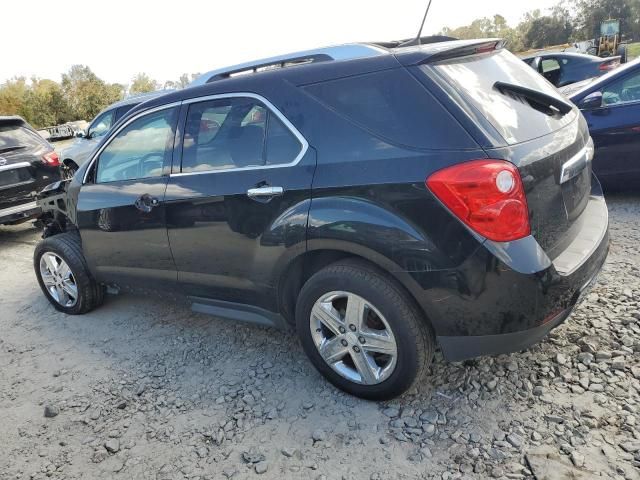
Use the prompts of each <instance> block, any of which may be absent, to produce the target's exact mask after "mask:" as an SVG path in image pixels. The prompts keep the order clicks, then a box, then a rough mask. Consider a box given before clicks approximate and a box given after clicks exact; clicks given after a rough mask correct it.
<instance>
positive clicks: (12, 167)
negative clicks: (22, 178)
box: [0, 162, 31, 172]
mask: <svg viewBox="0 0 640 480" xmlns="http://www.w3.org/2000/svg"><path fill="white" fill-rule="evenodd" d="M30 166H31V164H30V163H29V162H18V163H8V164H6V165H2V166H0V172H4V171H5V170H16V169H18V168H26V167H30Z"/></svg>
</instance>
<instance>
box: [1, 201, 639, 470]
mask: <svg viewBox="0 0 640 480" xmlns="http://www.w3.org/2000/svg"><path fill="white" fill-rule="evenodd" d="M609 208H610V212H611V237H612V245H611V253H610V255H609V259H608V262H607V264H606V266H605V268H604V270H603V272H602V274H601V275H600V278H599V281H598V283H597V284H596V285H595V287H594V288H593V290H592V291H591V293H590V294H589V296H588V297H587V298H586V299H585V301H584V302H583V303H582V304H581V305H580V307H579V308H578V309H577V310H576V311H575V313H574V314H573V315H572V316H571V317H570V319H569V320H568V321H567V322H566V323H565V324H564V325H563V326H561V327H560V328H558V329H556V330H555V331H554V332H553V333H552V334H551V335H550V336H549V337H548V338H547V339H546V340H545V341H543V342H542V343H541V344H540V345H537V346H535V347H533V348H532V349H530V350H529V351H527V352H523V353H519V354H514V355H505V356H499V357H492V358H482V359H479V360H475V361H471V362H465V363H456V364H451V363H445V362H443V361H442V360H441V359H440V358H437V359H436V361H435V363H434V365H433V367H432V371H431V373H432V380H431V382H430V383H428V384H425V385H421V386H420V387H419V388H418V389H417V390H415V391H412V392H409V393H408V394H407V395H405V396H403V397H402V398H400V399H398V400H396V401H393V402H389V403H384V404H376V403H373V402H366V401H363V400H358V399H356V398H353V397H349V396H347V395H345V394H343V393H341V392H340V391H338V390H336V389H335V388H333V387H331V386H330V385H329V384H327V383H326V382H325V381H324V380H323V379H322V378H321V377H320V375H319V374H318V373H316V371H315V370H314V369H313V368H312V367H311V365H310V364H309V362H308V361H307V360H306V358H305V356H304V354H303V352H302V350H301V348H300V346H299V345H298V342H297V341H296V338H295V337H294V336H293V335H290V334H282V333H279V332H277V331H274V330H269V329H261V328H257V327H249V326H240V325H236V324H233V323H230V322H226V321H222V320H218V319H215V318H211V317H207V316H204V315H199V314H195V313H192V312H190V310H189V309H188V307H187V306H185V305H183V304H181V303H176V302H171V301H169V300H167V299H162V298H153V297H150V296H148V297H136V296H132V295H120V296H117V297H110V298H109V299H108V301H107V302H106V304H105V305H104V306H103V307H102V308H100V309H98V310H96V311H95V312H92V313H90V314H88V315H85V316H82V317H73V316H66V315H63V314H60V313H57V312H56V311H54V309H53V308H52V307H51V306H50V305H49V304H48V303H47V302H46V300H45V298H44V296H43V295H42V294H41V292H40V290H39V288H38V285H37V283H36V280H35V277H34V274H33V271H32V263H31V262H32V260H31V258H32V252H33V247H34V245H35V243H36V242H37V241H38V238H39V237H38V232H37V231H35V230H34V229H33V228H30V227H29V226H18V227H0V251H1V252H2V268H3V270H2V274H1V279H2V281H1V282H0V332H1V333H0V412H1V413H0V420H1V424H0V425H1V426H0V438H1V439H2V443H1V444H0V478H1V479H3V480H4V479H13V478H15V479H21V478H45V477H52V478H70V479H77V478H89V479H99V478H123V479H138V478H140V479H158V480H159V479H174V478H175V479H182V478H190V479H209V478H210V479H214V478H215V479H217V478H222V479H224V478H234V479H242V478H255V477H260V478H267V479H268V478H271V479H279V478H303V479H305V480H308V479H342V478H344V479H352V478H353V479H360V478H363V479H374V480H375V479H387V478H389V479H396V478H397V479H409V478H443V479H447V478H509V479H519V478H533V477H535V478H538V479H543V478H544V479H556V478H557V479H587V478H593V477H600V478H616V479H622V478H628V479H636V478H640V429H639V426H638V425H639V422H640V417H639V412H638V404H639V392H640V362H639V361H638V354H639V352H640V304H639V302H640V268H639V266H640V261H639V260H640V253H639V252H638V245H639V244H640V229H639V227H638V218H640V196H637V197H633V196H620V197H612V198H611V199H610V200H609Z"/></svg>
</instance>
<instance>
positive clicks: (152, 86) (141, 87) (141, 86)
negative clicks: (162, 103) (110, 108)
mask: <svg viewBox="0 0 640 480" xmlns="http://www.w3.org/2000/svg"><path fill="white" fill-rule="evenodd" d="M158 88H159V85H158V82H156V81H155V80H153V79H152V78H150V77H149V75H147V74H146V73H139V74H137V75H136V76H135V77H133V79H132V80H131V87H130V88H129V93H132V94H137V93H147V92H153V91H155V90H158Z"/></svg>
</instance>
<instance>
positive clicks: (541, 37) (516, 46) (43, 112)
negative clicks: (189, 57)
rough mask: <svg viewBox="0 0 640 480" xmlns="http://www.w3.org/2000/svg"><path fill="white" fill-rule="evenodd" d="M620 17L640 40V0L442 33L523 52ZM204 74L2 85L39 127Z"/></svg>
mask: <svg viewBox="0 0 640 480" xmlns="http://www.w3.org/2000/svg"><path fill="white" fill-rule="evenodd" d="M609 18H614V19H620V20H621V27H622V32H623V34H624V35H625V37H626V38H629V39H634V40H635V41H640V0H560V1H559V2H558V3H557V4H556V5H555V6H554V7H553V8H551V9H550V11H549V13H548V14H545V15H543V14H542V12H541V11H540V10H539V9H538V10H532V11H530V12H527V13H526V14H525V15H524V17H523V19H522V21H521V22H520V23H519V24H518V25H516V26H515V27H511V26H509V25H508V24H507V21H506V20H505V18H504V17H503V16H501V15H495V16H493V17H492V18H479V19H477V20H474V21H473V22H471V24H470V25H466V26H462V27H458V28H444V29H443V30H442V32H440V33H441V34H444V35H448V36H451V37H456V38H462V39H465V38H486V37H501V38H504V39H506V40H507V48H509V49H510V50H511V51H513V52H522V51H524V50H528V49H532V48H544V47H546V46H550V45H560V44H564V43H569V42H577V41H582V40H588V39H592V38H596V37H597V36H598V35H599V29H600V23H601V22H602V21H603V20H607V19H609ZM197 75H198V74H192V75H188V74H186V73H185V74H183V75H181V76H180V78H179V79H178V80H177V81H168V82H165V83H164V84H161V83H159V82H157V81H156V80H154V79H152V78H150V77H149V76H148V75H147V74H145V73H139V74H138V75H136V76H135V77H133V79H132V81H131V84H130V85H129V86H126V85H122V84H118V83H107V82H105V81H103V80H101V79H100V78H98V77H97V76H96V75H95V74H94V73H93V72H92V71H91V69H90V68H89V67H87V66H84V65H74V66H73V67H71V69H70V70H69V71H68V72H67V73H64V74H63V75H62V81H61V82H60V83H58V82H54V81H53V80H48V79H39V78H31V79H30V81H27V79H26V78H24V77H16V78H13V79H11V80H8V81H6V82H5V83H4V84H2V85H0V115H20V116H22V117H24V118H25V119H26V120H27V121H28V122H29V123H31V124H32V125H33V126H35V127H36V128H41V127H45V126H49V125H58V124H61V123H65V122H68V121H74V120H90V119H91V118H93V117H94V116H95V115H96V114H97V113H98V112H99V111H100V110H102V109H103V108H104V107H106V106H107V105H109V104H111V103H113V102H115V101H117V100H120V99H122V98H124V96H125V95H131V94H137V93H144V92H151V91H154V90H158V89H161V88H166V89H178V88H184V87H185V86H186V85H188V84H189V83H190V81H191V80H192V79H193V78H194V77H196V76H197Z"/></svg>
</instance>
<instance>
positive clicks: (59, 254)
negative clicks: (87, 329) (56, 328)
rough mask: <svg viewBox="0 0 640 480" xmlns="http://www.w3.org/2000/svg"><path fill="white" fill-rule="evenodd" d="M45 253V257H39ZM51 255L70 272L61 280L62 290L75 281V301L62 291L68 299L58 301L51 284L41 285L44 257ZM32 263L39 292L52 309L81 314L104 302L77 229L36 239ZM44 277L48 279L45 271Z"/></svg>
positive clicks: (100, 287) (44, 269)
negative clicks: (40, 291)
mask: <svg viewBox="0 0 640 480" xmlns="http://www.w3.org/2000/svg"><path fill="white" fill-rule="evenodd" d="M45 256H46V258H45V259H43V257H45ZM52 259H53V260H54V261H55V259H59V260H61V261H64V262H65V263H66V265H67V266H68V267H69V270H70V274H69V275H68V277H67V281H66V282H65V286H66V287H67V289H65V292H68V291H72V290H73V285H75V293H76V298H75V301H72V300H73V298H72V297H73V295H71V294H69V293H66V294H65V293H63V294H62V295H65V297H68V300H69V301H63V302H61V301H59V300H58V299H56V297H55V296H54V294H55V295H59V293H58V292H59V290H58V289H57V288H56V287H55V286H53V285H51V284H50V285H49V287H48V286H47V285H45V279H44V278H43V275H45V274H47V273H48V272H50V270H48V268H47V265H50V264H48V263H47V260H48V261H51V260H52ZM41 265H42V268H41ZM33 266H34V270H35V273H36V277H37V278H38V283H39V284H40V288H41V289H42V292H43V293H44V294H45V296H46V297H47V299H48V300H49V302H50V303H51V304H52V305H53V306H54V308H55V309H56V310H59V311H60V312H64V313H67V314H69V315H82V314H84V313H87V312H90V311H91V310H93V309H94V308H96V307H98V306H100V305H102V303H103V302H104V294H105V289H104V286H103V285H101V284H99V283H97V282H96V281H95V280H94V279H93V277H92V276H91V273H90V272H89V268H88V267H87V263H86V261H85V259H84V256H83V254H82V247H81V242H80V236H79V235H78V233H76V232H64V233H60V234H58V235H54V236H52V237H48V238H45V239H44V240H42V241H41V242H40V243H38V245H37V246H36V249H35V251H34V254H33ZM58 266H59V267H60V266H62V263H59V264H58ZM47 281H48V282H51V281H52V277H51V276H50V275H47ZM49 288H53V290H54V293H52V291H50V290H49ZM61 300H62V297H61Z"/></svg>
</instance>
